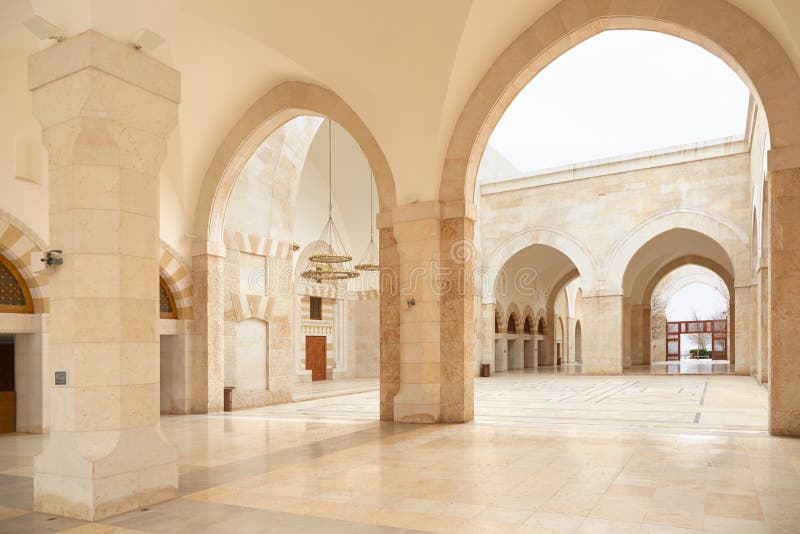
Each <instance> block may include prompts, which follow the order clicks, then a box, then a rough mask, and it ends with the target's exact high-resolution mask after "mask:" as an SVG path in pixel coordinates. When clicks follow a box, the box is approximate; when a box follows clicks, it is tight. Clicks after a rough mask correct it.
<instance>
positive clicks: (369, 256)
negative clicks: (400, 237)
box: [356, 171, 381, 271]
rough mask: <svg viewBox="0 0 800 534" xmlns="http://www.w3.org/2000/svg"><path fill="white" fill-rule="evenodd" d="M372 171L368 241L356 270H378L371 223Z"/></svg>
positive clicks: (376, 248) (376, 250)
mask: <svg viewBox="0 0 800 534" xmlns="http://www.w3.org/2000/svg"><path fill="white" fill-rule="evenodd" d="M372 181H373V178H372V172H371V171H370V173H369V243H368V244H367V249H366V250H365V251H364V254H363V255H362V256H361V260H360V261H359V262H358V264H357V265H356V270H357V271H378V270H380V268H381V267H380V264H379V256H378V246H377V245H376V244H375V239H374V238H373V228H374V225H373V224H372Z"/></svg>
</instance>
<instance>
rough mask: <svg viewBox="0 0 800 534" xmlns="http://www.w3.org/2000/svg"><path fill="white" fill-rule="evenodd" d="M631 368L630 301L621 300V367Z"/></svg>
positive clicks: (626, 298)
mask: <svg viewBox="0 0 800 534" xmlns="http://www.w3.org/2000/svg"><path fill="white" fill-rule="evenodd" d="M630 366H631V299H630V298H629V297H625V298H624V299H622V367H623V368H624V369H629V368H630Z"/></svg>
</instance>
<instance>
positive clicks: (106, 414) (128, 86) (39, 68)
mask: <svg viewBox="0 0 800 534" xmlns="http://www.w3.org/2000/svg"><path fill="white" fill-rule="evenodd" d="M29 84H30V89H31V91H32V92H33V110H34V114H35V116H36V118H37V119H38V120H39V122H40V123H41V125H42V140H43V143H44V145H45V147H46V148H47V150H48V152H49V155H50V243H51V245H52V246H53V248H57V249H62V250H63V258H64V263H63V265H60V266H57V267H55V268H54V269H53V270H52V273H51V275H50V286H49V287H50V326H51V328H50V357H49V369H48V372H47V377H46V383H47V384H48V389H49V395H50V407H51V409H50V436H49V440H48V443H47V447H46V448H45V449H44V451H43V452H42V453H41V454H40V455H39V456H37V457H36V458H35V460H34V508H35V510H36V511H39V512H44V513H49V514H58V515H66V516H70V517H75V518H79V519H85V520H97V519H102V518H104V517H108V516H111V515H115V514H119V513H122V512H126V511H128V510H133V509H136V508H139V507H142V506H147V505H150V504H153V503H156V502H159V501H163V500H165V499H169V498H172V497H175V496H177V488H178V468H177V454H176V450H175V448H174V447H173V446H172V445H171V444H169V443H168V442H167V441H166V439H165V438H164V436H163V434H162V433H161V427H160V425H159V339H158V335H159V314H158V309H159V306H158V268H159V261H158V260H159V241H158V214H159V210H158V193H159V187H158V174H159V169H160V168H161V164H162V162H163V161H164V158H165V156H166V150H167V148H166V146H167V144H166V136H167V134H168V133H169V132H170V130H172V129H173V128H174V127H175V125H176V124H177V120H178V101H179V95H180V76H179V73H178V72H176V71H175V70H173V69H171V68H169V67H167V66H165V65H163V64H161V63H159V62H158V61H156V60H154V59H152V58H150V57H148V56H147V55H145V54H143V53H141V52H137V51H135V50H134V49H133V48H131V47H130V46H128V45H125V44H122V43H118V42H115V41H113V40H111V39H109V38H107V37H105V36H103V35H101V34H98V33H95V32H92V31H89V32H85V33H83V34H81V35H78V36H76V37H73V38H70V39H68V40H66V41H64V42H62V43H58V44H55V45H53V46H52V47H50V48H48V49H46V50H43V51H41V52H38V53H36V54H34V55H33V56H31V57H30V60H29ZM53 371H66V373H67V374H66V383H65V384H64V385H54V380H53V374H52V372H53Z"/></svg>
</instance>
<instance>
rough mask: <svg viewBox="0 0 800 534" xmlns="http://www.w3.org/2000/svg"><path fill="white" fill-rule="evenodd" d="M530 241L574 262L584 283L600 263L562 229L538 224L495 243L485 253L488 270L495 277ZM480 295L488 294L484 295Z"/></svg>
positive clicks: (591, 280)
mask: <svg viewBox="0 0 800 534" xmlns="http://www.w3.org/2000/svg"><path fill="white" fill-rule="evenodd" d="M534 245H545V246H548V247H551V248H554V249H555V250H557V251H559V252H561V253H563V254H564V255H565V256H567V258H569V260H570V261H571V262H572V263H573V265H575V267H576V269H577V271H578V273H579V275H580V277H581V278H582V279H584V283H589V284H591V283H593V282H594V280H596V279H597V275H598V273H599V272H600V264H599V262H598V261H597V260H596V259H595V257H594V255H593V254H592V253H591V251H590V250H589V249H588V247H586V246H585V245H584V244H583V243H581V242H580V241H579V240H578V239H576V238H575V237H573V236H572V235H570V234H568V233H566V232H562V231H560V230H556V229H555V228H548V227H541V226H540V227H534V228H529V229H526V230H523V231H521V232H518V233H517V234H515V235H513V236H511V237H509V238H507V239H505V240H504V241H503V242H502V243H501V244H500V245H498V246H497V247H496V248H495V249H494V251H493V252H492V253H491V254H490V255H489V273H491V275H492V276H494V277H495V278H496V277H497V274H498V273H499V272H500V271H501V270H502V268H503V266H504V265H505V264H506V262H508V260H510V259H511V258H512V257H513V256H514V255H515V254H517V253H518V252H520V251H522V250H524V249H526V248H528V247H531V246H534ZM493 282H494V280H493ZM590 287H593V286H590ZM486 289H487V290H489V291H492V292H493V291H494V283H492V284H491V288H489V287H487V288H486ZM484 298H492V296H491V295H487V296H485V297H484Z"/></svg>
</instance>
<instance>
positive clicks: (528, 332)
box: [522, 317, 532, 334]
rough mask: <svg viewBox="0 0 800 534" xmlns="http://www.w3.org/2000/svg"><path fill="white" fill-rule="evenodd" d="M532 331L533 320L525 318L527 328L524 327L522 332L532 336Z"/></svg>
mask: <svg viewBox="0 0 800 534" xmlns="http://www.w3.org/2000/svg"><path fill="white" fill-rule="evenodd" d="M531 330H532V328H531V318H530V317H526V318H525V326H523V327H522V331H523V332H525V333H526V334H531V333H532V332H531Z"/></svg>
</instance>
